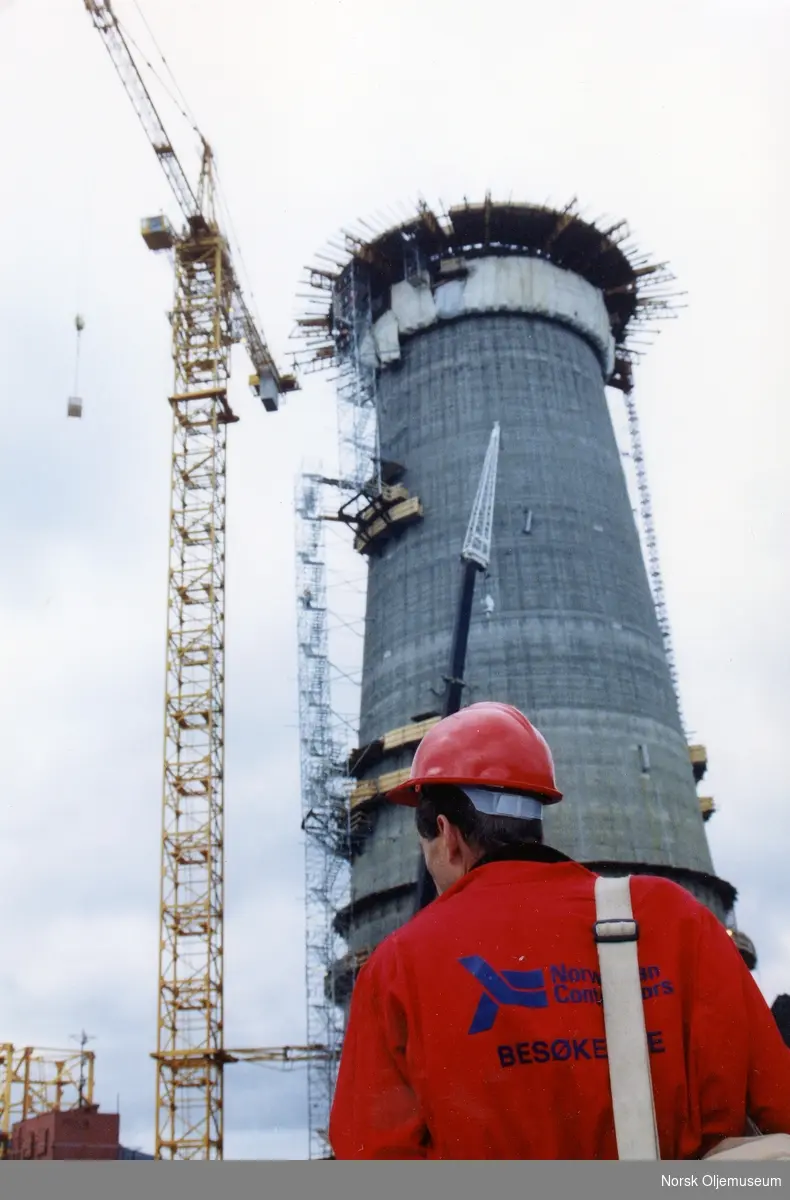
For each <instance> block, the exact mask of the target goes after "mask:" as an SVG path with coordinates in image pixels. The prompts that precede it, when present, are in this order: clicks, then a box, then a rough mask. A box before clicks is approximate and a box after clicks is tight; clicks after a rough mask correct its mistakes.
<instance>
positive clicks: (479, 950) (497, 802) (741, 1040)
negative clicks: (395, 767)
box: [329, 703, 790, 1159]
mask: <svg viewBox="0 0 790 1200" xmlns="http://www.w3.org/2000/svg"><path fill="white" fill-rule="evenodd" d="M389 798H390V800H392V801H393V802H395V803H400V804H410V805H412V806H415V807H416V821H417V831H418V833H419V837H420V844H421V847H422V851H423V854H424V856H425V862H426V865H427V867H428V870H429V872H430V874H431V876H432V878H433V880H434V882H435V884H436V887H437V892H438V898H437V899H436V900H434V901H433V903H431V904H429V905H428V906H427V907H426V908H424V909H423V910H422V911H421V912H420V913H418V915H417V916H415V917H414V918H413V919H412V920H411V921H409V922H407V924H405V925H404V926H402V927H401V928H400V929H398V930H396V931H395V933H393V934H391V935H390V936H389V937H388V938H386V939H385V940H384V941H383V942H382V943H381V944H380V945H379V946H378V947H377V948H376V950H375V951H374V952H373V954H372V955H371V957H370V958H369V960H368V962H367V963H366V964H365V966H364V967H363V968H362V970H361V972H360V974H359V976H358V978H357V982H356V986H355V988H354V992H353V996H352V1002H351V1009H350V1014H349V1022H348V1028H347V1032H346V1037H345V1043H344V1048H343V1054H342V1058H341V1063H340V1068H339V1073H338V1080H337V1088H336V1092H335V1098H334V1103H333V1107H332V1114H331V1121H330V1130H329V1135H330V1141H331V1144H332V1148H333V1151H334V1154H335V1157H336V1158H338V1159H376V1158H396V1159H407V1158H418V1159H419V1158H424V1159H613V1158H617V1148H616V1142H615V1134H614V1119H613V1113H612V1100H611V1091H610V1086H609V1076H608V1064H607V1048H606V1038H605V1030H604V1019H603V1010H602V1007H601V990H600V975H599V966H598V956H597V952H596V946H595V942H594V939H593V925H594V924H595V921H596V910H595V899H594V885H595V878H596V877H595V875H594V874H593V873H591V872H590V871H587V870H586V869H585V868H583V867H581V866H579V864H577V863H575V862H572V861H571V860H570V859H568V858H567V857H566V856H565V855H563V854H560V853H559V852H558V851H555V850H552V849H550V848H549V847H548V846H545V845H544V844H543V839H542V826H541V816H542V812H543V806H544V805H546V804H553V803H556V802H557V801H559V800H561V799H562V796H561V793H560V792H559V791H558V790H557V787H556V784H555V780H554V765H553V762H552V758H551V753H550V751H549V748H548V746H547V745H546V742H545V741H544V739H543V738H542V737H541V735H540V734H539V733H538V732H537V730H535V729H534V728H533V726H532V725H531V724H530V723H529V721H528V720H527V719H526V717H524V716H523V715H522V714H521V713H520V712H518V711H517V710H516V709H514V708H510V707H509V706H506V705H501V704H490V703H484V704H473V705H471V706H470V707H468V708H465V709H462V710H461V711H460V712H459V713H456V714H454V715H453V716H451V717H448V718H446V719H445V720H444V721H441V722H439V723H438V724H437V725H436V726H434V728H433V729H432V730H431V731H430V732H429V733H428V734H427V736H426V737H425V738H424V739H423V741H422V743H421V744H420V746H419V748H418V750H417V754H416V755H415V758H414V762H413V766H412V771H411V778H410V779H409V781H408V782H407V783H406V784H405V785H402V786H401V787H400V788H398V789H396V790H395V792H393V793H390V797H389ZM631 885H632V892H631V894H632V905H633V911H634V917H635V919H636V921H637V922H638V928H639V941H638V955H639V964H640V971H641V975H642V979H643V983H644V987H643V997H644V1007H645V1017H646V1026H647V1032H648V1045H649V1049H650V1060H651V1071H652V1078H653V1088H654V1093H655V1106H656V1119H657V1125H658V1132H659V1139H660V1146H661V1157H662V1158H665V1159H682V1158H695V1157H698V1156H700V1155H701V1154H703V1153H705V1152H706V1151H707V1150H709V1149H711V1148H712V1146H714V1145H715V1144H716V1143H717V1142H718V1141H719V1140H720V1139H721V1138H724V1137H737V1136H741V1135H742V1134H743V1133H744V1129H745V1124H746V1118H747V1112H748V1116H749V1117H751V1119H752V1120H753V1121H754V1122H756V1124H757V1125H758V1127H759V1128H760V1129H761V1130H762V1132H764V1133H775V1132H790V1050H788V1048H787V1047H786V1046H785V1045H784V1043H783V1041H782V1038H781V1036H780V1034H779V1030H778V1028H777V1025H776V1022H775V1020H774V1018H773V1016H772V1015H771V1011H770V1009H769V1008H768V1005H767V1004H766V1002H765V1000H764V999H763V997H762V995H761V993H760V992H759V990H758V988H757V986H756V984H755V983H754V981H753V979H752V977H751V975H750V974H749V972H748V970H747V968H746V966H745V965H744V963H743V960H742V959H741V956H740V954H739V953H738V950H737V949H736V947H735V946H734V945H733V942H732V939H731V938H730V937H729V936H728V934H727V931H726V930H725V929H724V928H723V927H722V926H721V925H720V923H719V922H718V921H717V920H716V918H715V917H714V916H713V915H712V913H710V912H709V911H708V909H706V908H705V907H704V906H703V905H701V904H699V903H698V902H697V901H696V900H694V899H693V897H692V896H690V895H689V894H688V893H687V892H686V891H685V890H684V889H682V888H680V887H678V886H677V885H675V884H674V883H671V882H669V881H668V880H664V879H659V878H653V877H650V876H636V877H634V878H633V879H632V881H631Z"/></svg>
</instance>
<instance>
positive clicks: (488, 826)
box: [415, 784, 543, 859]
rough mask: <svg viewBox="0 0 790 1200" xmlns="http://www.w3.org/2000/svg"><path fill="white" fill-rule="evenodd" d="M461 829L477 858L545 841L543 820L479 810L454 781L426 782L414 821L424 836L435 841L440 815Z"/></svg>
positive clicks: (430, 840)
mask: <svg viewBox="0 0 790 1200" xmlns="http://www.w3.org/2000/svg"><path fill="white" fill-rule="evenodd" d="M440 816H441V817H445V818H446V819H447V821H449V823H450V824H451V825H453V826H455V828H456V829H457V830H458V832H459V834H460V835H461V837H462V838H463V840H464V842H465V843H466V845H467V846H468V847H469V849H470V851H471V852H472V854H473V855H474V857H475V858H476V859H481V858H487V857H489V856H492V855H499V854H503V853H507V852H508V851H517V850H519V849H520V848H522V847H525V846H530V845H534V844H535V843H536V842H537V843H539V844H540V843H542V842H543V822H542V821H540V820H537V819H529V820H524V819H522V818H517V817H502V816H497V815H491V814H489V813H482V812H479V811H478V810H477V809H476V808H475V807H474V805H473V804H472V801H471V800H470V799H469V797H468V796H467V795H466V794H465V793H464V792H463V791H461V789H460V788H458V787H454V786H452V785H451V784H426V785H425V786H423V788H422V790H421V792H420V794H419V798H418V803H417V809H416V812H415V821H416V825H417V832H418V834H419V835H420V837H421V838H424V839H425V840H426V841H428V842H432V841H433V840H434V839H435V838H436V837H437V835H438V833H439V822H438V818H439V817H440Z"/></svg>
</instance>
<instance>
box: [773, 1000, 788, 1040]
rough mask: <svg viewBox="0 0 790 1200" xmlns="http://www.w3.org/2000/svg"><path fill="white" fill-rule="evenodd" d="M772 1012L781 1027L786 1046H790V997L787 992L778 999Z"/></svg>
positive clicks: (780, 1030)
mask: <svg viewBox="0 0 790 1200" xmlns="http://www.w3.org/2000/svg"><path fill="white" fill-rule="evenodd" d="M771 1012H772V1013H773V1015H774V1020H775V1021H776V1023H777V1025H778V1026H779V1032H780V1033H781V1035H782V1040H783V1041H784V1044H785V1045H786V1046H790V996H788V995H787V993H786V992H783V993H782V995H781V996H777V997H776V999H775V1000H774V1002H773V1004H772V1005H771Z"/></svg>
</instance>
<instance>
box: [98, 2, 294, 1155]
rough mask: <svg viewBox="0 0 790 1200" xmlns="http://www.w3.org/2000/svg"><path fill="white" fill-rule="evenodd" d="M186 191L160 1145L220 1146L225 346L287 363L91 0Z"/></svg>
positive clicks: (272, 394) (263, 393)
mask: <svg viewBox="0 0 790 1200" xmlns="http://www.w3.org/2000/svg"><path fill="white" fill-rule="evenodd" d="M84 3H85V7H86V9H87V11H88V13H89V14H90V16H91V19H92V21H93V24H94V26H95V28H96V29H97V30H98V31H99V32H100V33H101V35H102V37H103V40H104V43H105V46H106V48H107V50H108V52H109V54H110V57H111V59H112V61H113V64H114V66H115V68H116V70H117V72H118V74H119V76H120V78H121V81H122V83H123V85H124V87H125V88H126V91H127V93H128V95H129V97H130V99H131V101H132V104H133V106H134V108H135V111H136V112H137V115H138V117H139V118H140V121H141V123H142V125H143V128H144V129H145V132H146V134H147V136H148V139H149V141H150V143H151V145H152V147H153V149H154V152H155V154H156V156H157V158H158V160H159V162H160V163H161V165H162V168H163V170H164V172H165V175H166V176H167V179H168V181H169V183H170V186H171V189H172V191H173V194H174V195H175V197H176V200H177V201H178V204H179V207H180V210H181V214H182V217H183V220H184V225H183V229H182V231H181V233H175V232H174V231H173V229H172V228H171V227H170V225H169V223H168V222H167V221H166V220H165V219H164V218H153V219H150V220H148V221H144V222H143V237H144V239H145V241H146V244H147V245H148V246H149V248H150V249H152V250H168V251H170V250H172V251H173V253H174V261H175V299H174V304H173V311H172V314H171V330H172V349H173V360H174V367H175V371H174V374H175V383H174V388H173V394H172V395H171V396H170V405H171V408H172V413H173V433H172V460H171V503H170V559H169V571H168V621H167V655H166V695H165V721H164V726H165V728H164V785H163V800H162V840H161V895H160V951H159V1008H158V1028H157V1043H156V1052H155V1054H154V1056H153V1057H154V1058H155V1060H156V1071H157V1088H156V1142H155V1157H156V1158H158V1159H159V1158H168V1159H179V1160H184V1159H219V1158H222V1156H223V1068H224V1065H225V1063H226V1062H228V1061H233V1058H232V1056H231V1055H230V1054H229V1052H228V1051H226V1049H225V1046H224V1022H223V914H224V840H225V831H224V812H225V802H224V774H225V772H224V753H225V727H224V718H225V696H224V691H225V531H226V525H225V504H226V434H227V427H228V425H229V424H230V423H233V422H235V421H237V420H238V417H236V416H235V415H234V413H233V412H232V411H231V408H230V405H229V402H228V384H229V380H230V353H231V348H232V346H233V344H234V343H236V342H239V341H241V340H244V341H246V344H247V348H248V352H249V355H250V358H251V361H252V364H253V367H254V369H255V374H254V375H253V376H252V377H251V378H250V385H251V387H252V388H253V391H254V392H255V394H256V395H258V396H259V398H260V399H261V400H262V402H263V404H264V407H265V408H266V409H267V410H268V411H276V409H277V408H278V407H279V396H280V394H281V393H283V392H286V391H291V390H293V389H295V388H296V387H297V386H298V385H297V383H296V380H295V379H294V378H293V377H292V376H281V375H279V373H278V372H277V369H276V367H275V366H274V363H273V360H272V357H271V355H270V353H269V350H268V348H267V345H266V341H265V339H264V337H263V335H262V333H261V332H260V330H259V328H258V326H257V325H256V323H255V321H254V319H253V317H252V315H251V313H250V310H249V307H248V305H247V302H246V300H245V298H244V296H243V294H242V292H241V288H240V286H239V283H238V280H237V277H236V273H235V270H234V265H233V262H232V259H231V253H230V249H229V246H228V242H227V241H226V239H225V237H224V235H223V234H222V232H221V230H220V228H219V226H218V224H217V219H216V213H215V175H214V169H213V157H212V153H211V148H210V146H209V145H208V143H207V142H206V141H205V139H202V146H203V149H202V162H201V169H200V177H199V182H198V187H197V189H195V190H193V189H192V187H191V186H190V184H189V181H188V179H187V176H186V173H185V172H184V170H183V168H182V167H181V164H180V163H179V160H178V158H177V156H176V153H175V151H174V149H173V146H172V143H171V141H170V139H169V137H168V136H167V133H166V131H165V128H164V125H163V124H162V121H161V119H160V117H159V114H158V113H157V110H156V107H155V105H154V103H153V101H152V99H151V96H150V94H149V91H148V89H147V87H146V85H145V82H144V80H143V78H142V76H141V74H140V71H139V69H138V67H137V63H136V61H135V59H134V57H133V55H132V53H131V51H130V49H129V45H128V42H127V39H126V38H125V36H124V34H123V30H122V28H121V26H120V23H119V21H118V19H117V17H116V15H115V12H114V11H113V8H112V4H111V0H84Z"/></svg>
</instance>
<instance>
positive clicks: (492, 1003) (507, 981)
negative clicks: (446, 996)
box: [458, 954, 549, 1033]
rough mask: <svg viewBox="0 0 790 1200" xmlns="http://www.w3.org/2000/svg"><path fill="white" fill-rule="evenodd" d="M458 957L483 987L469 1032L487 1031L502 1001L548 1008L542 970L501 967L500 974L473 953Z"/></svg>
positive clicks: (502, 1003) (509, 1003)
mask: <svg viewBox="0 0 790 1200" xmlns="http://www.w3.org/2000/svg"><path fill="white" fill-rule="evenodd" d="M458 961H459V962H460V964H461V966H462V967H464V968H465V969H466V970H467V971H468V972H469V973H470V975H474V977H475V979H476V980H477V982H478V983H480V984H482V986H483V988H484V991H483V994H482V996H481V997H480V1002H479V1004H478V1006H477V1010H476V1012H475V1015H474V1019H473V1020H472V1024H471V1025H470V1026H469V1032H470V1033H487V1032H488V1030H489V1029H491V1027H492V1026H493V1024H494V1021H495V1020H496V1015H497V1013H498V1012H499V1009H500V1007H501V1006H502V1005H510V1006H511V1007H515V1008H548V1006H549V996H548V992H547V991H546V981H545V978H544V975H543V971H503V972H502V974H501V975H500V974H498V973H497V972H496V971H495V970H494V968H493V967H491V966H489V964H488V963H487V962H486V961H485V959H482V958H480V957H478V955H476V954H475V955H473V956H472V957H471V958H461V959H459V960H458Z"/></svg>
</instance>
